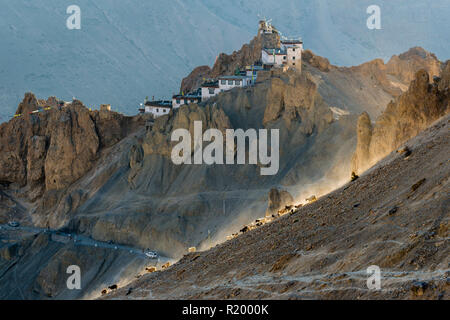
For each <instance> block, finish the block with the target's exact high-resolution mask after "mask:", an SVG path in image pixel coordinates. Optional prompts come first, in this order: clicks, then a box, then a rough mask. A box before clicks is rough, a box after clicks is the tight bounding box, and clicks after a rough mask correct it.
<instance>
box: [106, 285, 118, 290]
mask: <svg viewBox="0 0 450 320" xmlns="http://www.w3.org/2000/svg"><path fill="white" fill-rule="evenodd" d="M108 289H110V290H117V284H113V285H112V286H109V287H108Z"/></svg>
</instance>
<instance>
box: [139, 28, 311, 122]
mask: <svg viewBox="0 0 450 320" xmlns="http://www.w3.org/2000/svg"><path fill="white" fill-rule="evenodd" d="M258 32H259V34H273V33H276V34H279V32H278V31H277V30H276V29H275V27H273V26H272V25H271V24H270V22H268V21H266V20H261V21H260V22H259V31H258ZM302 51H303V42H302V40H300V39H287V38H284V39H282V40H281V41H280V45H279V46H277V47H276V48H263V49H262V50H261V59H260V61H258V62H257V63H255V64H253V65H251V66H246V67H245V68H243V69H241V70H239V72H236V74H235V75H223V76H219V77H218V78H217V79H209V80H206V81H204V82H203V83H202V85H201V86H200V88H198V89H196V90H195V91H193V92H190V93H188V94H184V93H182V94H176V95H173V96H172V100H156V101H155V100H154V99H152V101H148V100H146V101H145V102H144V103H141V105H140V108H139V111H140V112H141V113H151V114H153V116H154V117H160V116H163V115H165V114H168V113H169V112H170V110H172V109H178V108H179V107H181V106H182V105H185V104H186V105H188V104H191V103H200V102H204V101H207V100H208V99H210V98H211V97H214V96H216V95H218V94H219V93H221V92H225V91H229V90H231V89H233V88H242V87H248V86H251V85H253V84H254V83H255V81H256V79H257V77H258V72H260V71H264V70H270V69H271V68H280V67H282V68H294V69H296V70H298V71H299V72H301V65H302Z"/></svg>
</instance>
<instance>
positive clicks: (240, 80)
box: [218, 76, 252, 91]
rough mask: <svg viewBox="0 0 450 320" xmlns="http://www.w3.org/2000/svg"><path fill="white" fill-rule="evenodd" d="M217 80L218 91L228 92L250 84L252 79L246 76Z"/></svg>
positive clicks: (223, 77) (225, 77)
mask: <svg viewBox="0 0 450 320" xmlns="http://www.w3.org/2000/svg"><path fill="white" fill-rule="evenodd" d="M218 80H219V89H220V90H221V91H228V90H231V89H233V88H242V87H246V86H248V85H250V84H251V81H252V78H251V77H247V76H221V77H219V78H218Z"/></svg>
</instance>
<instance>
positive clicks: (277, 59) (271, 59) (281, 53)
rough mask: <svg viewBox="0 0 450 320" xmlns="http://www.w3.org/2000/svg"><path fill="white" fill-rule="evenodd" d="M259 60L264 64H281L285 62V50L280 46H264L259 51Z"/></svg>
mask: <svg viewBox="0 0 450 320" xmlns="http://www.w3.org/2000/svg"><path fill="white" fill-rule="evenodd" d="M261 61H262V63H263V64H265V65H272V66H282V65H283V64H285V63H286V61H287V57H286V51H285V50H283V49H281V48H272V49H268V48H264V49H262V51H261Z"/></svg>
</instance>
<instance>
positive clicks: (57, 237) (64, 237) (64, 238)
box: [0, 224, 166, 260]
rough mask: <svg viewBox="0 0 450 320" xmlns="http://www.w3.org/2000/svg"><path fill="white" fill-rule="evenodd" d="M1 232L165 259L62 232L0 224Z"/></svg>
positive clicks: (118, 245) (126, 247)
mask: <svg viewBox="0 0 450 320" xmlns="http://www.w3.org/2000/svg"><path fill="white" fill-rule="evenodd" d="M1 231H6V232H14V231H18V232H28V233H33V234H38V233H47V234H50V239H51V240H52V241H55V242H59V243H64V244H67V243H70V242H73V243H74V245H75V246H89V247H95V248H104V249H112V250H123V251H127V252H128V253H131V254H135V255H137V256H139V257H141V258H147V259H149V260H164V259H166V257H164V256H161V255H159V253H158V257H157V258H150V257H148V256H147V255H146V254H145V252H144V251H143V250H142V249H139V248H135V247H130V246H125V245H120V244H114V243H108V242H103V241H97V240H94V239H92V238H89V237H87V236H82V235H78V234H69V233H64V232H61V231H58V230H52V229H45V228H37V227H25V226H19V227H11V226H9V225H5V224H0V232H1ZM152 251H153V250H152ZM153 252H155V251H153Z"/></svg>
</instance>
